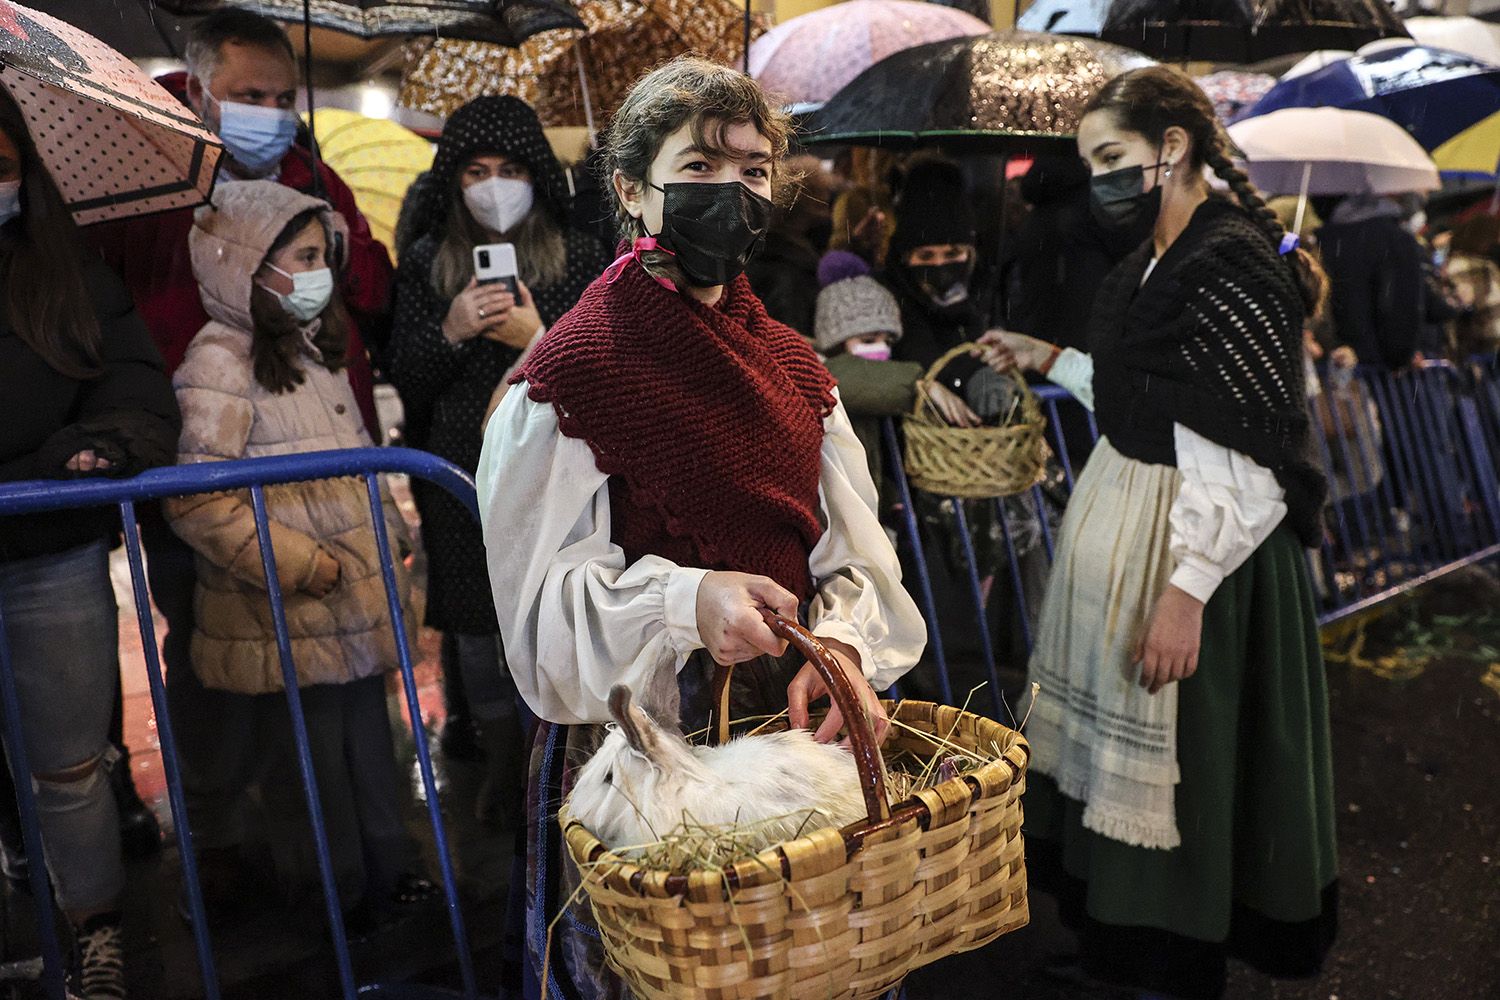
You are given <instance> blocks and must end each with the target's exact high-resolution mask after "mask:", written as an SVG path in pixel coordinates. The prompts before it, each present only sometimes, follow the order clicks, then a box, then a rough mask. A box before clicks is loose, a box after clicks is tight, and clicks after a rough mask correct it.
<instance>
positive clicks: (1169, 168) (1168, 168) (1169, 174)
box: [1164, 163, 1172, 180]
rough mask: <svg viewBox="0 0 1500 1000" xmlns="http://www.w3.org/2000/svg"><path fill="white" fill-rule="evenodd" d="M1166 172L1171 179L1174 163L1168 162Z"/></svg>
mask: <svg viewBox="0 0 1500 1000" xmlns="http://www.w3.org/2000/svg"><path fill="white" fill-rule="evenodd" d="M1164 173H1165V174H1166V175H1167V179H1168V180H1170V179H1171V177H1172V164H1170V163H1168V164H1167V169H1166V170H1165V171H1164Z"/></svg>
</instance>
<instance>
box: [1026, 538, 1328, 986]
mask: <svg viewBox="0 0 1500 1000" xmlns="http://www.w3.org/2000/svg"><path fill="white" fill-rule="evenodd" d="M1076 626H1077V627H1080V628H1087V627H1089V625H1088V624H1087V623H1084V622H1078V623H1076ZM1198 664H1199V665H1198V670H1197V672H1196V673H1195V674H1194V675H1193V676H1192V677H1190V678H1188V679H1187V680H1186V681H1183V682H1181V689H1180V692H1179V702H1178V719H1177V741H1178V742H1177V756H1178V765H1179V767H1180V769H1181V772H1182V780H1181V783H1180V784H1179V785H1178V786H1177V788H1176V802H1175V805H1176V813H1177V825H1178V828H1179V830H1180V831H1181V833H1182V845H1181V846H1180V847H1178V848H1174V849H1172V850H1166V851H1163V850H1149V849H1145V848H1138V847H1131V846H1128V845H1126V844H1123V843H1121V842H1119V841H1115V840H1110V839H1108V838H1106V837H1103V836H1101V835H1099V834H1096V833H1093V832H1091V831H1089V830H1085V829H1084V828H1083V825H1082V822H1081V817H1082V813H1083V804H1082V803H1080V802H1078V801H1075V800H1073V799H1069V798H1065V797H1064V796H1062V795H1061V794H1060V793H1059V792H1058V790H1057V786H1056V785H1055V784H1054V783H1053V782H1051V781H1050V780H1049V779H1047V778H1045V777H1043V776H1041V775H1033V776H1031V777H1029V778H1028V781H1027V784H1028V790H1027V793H1026V796H1025V800H1024V801H1025V807H1026V823H1025V833H1026V837H1027V840H1028V846H1029V847H1030V848H1031V851H1030V853H1031V854H1033V855H1036V859H1037V862H1038V864H1037V865H1036V866H1035V876H1036V877H1037V880H1038V882H1039V883H1040V887H1041V888H1048V886H1047V885H1046V884H1045V883H1046V881H1047V875H1048V874H1049V869H1050V873H1051V874H1055V875H1056V876H1057V879H1055V880H1054V881H1056V882H1058V883H1059V885H1058V886H1057V887H1058V888H1059V889H1060V893H1059V894H1060V896H1062V897H1063V899H1062V902H1063V906H1064V911H1065V914H1066V911H1067V910H1068V909H1069V904H1070V902H1071V904H1072V908H1073V909H1074V910H1075V911H1076V912H1078V914H1079V916H1080V918H1081V919H1082V920H1084V921H1087V922H1088V924H1090V925H1091V929H1092V932H1093V933H1092V934H1091V935H1085V945H1086V947H1085V952H1086V953H1085V959H1086V965H1087V964H1088V963H1087V958H1088V955H1087V950H1088V948H1087V943H1088V941H1089V940H1090V939H1091V938H1092V939H1093V940H1096V941H1099V942H1102V947H1103V948H1105V950H1114V949H1110V948H1109V947H1108V941H1107V939H1108V938H1109V937H1110V936H1111V935H1110V934H1109V929H1110V928H1120V929H1125V928H1132V929H1141V930H1148V931H1149V930H1155V931H1161V932H1165V933H1164V934H1162V935H1159V936H1158V937H1157V938H1156V939H1155V940H1157V941H1158V942H1170V941H1172V940H1174V939H1180V940H1181V941H1182V942H1183V943H1185V944H1187V945H1189V946H1191V945H1192V943H1193V942H1201V943H1204V944H1206V945H1209V946H1218V949H1217V950H1218V952H1219V953H1220V954H1221V955H1222V954H1223V953H1225V952H1228V953H1234V954H1237V955H1240V956H1242V957H1245V958H1247V959H1249V960H1251V961H1252V962H1253V963H1254V964H1257V965H1260V966H1262V967H1266V966H1271V967H1270V968H1268V969H1267V971H1271V972H1278V971H1286V972H1291V973H1303V974H1307V973H1311V972H1313V971H1315V970H1316V966H1317V964H1318V963H1320V962H1321V960H1322V957H1323V954H1324V953H1325V952H1326V950H1327V947H1328V944H1329V943H1331V940H1332V928H1333V926H1334V919H1335V918H1334V913H1333V912H1332V910H1333V908H1334V906H1335V900H1336V894H1335V892H1334V889H1333V887H1334V883H1335V879H1336V876H1337V871H1338V868H1337V859H1336V856H1335V843H1334V801H1333V766H1332V758H1331V751H1330V736H1329V727H1328V687H1327V682H1326V678H1325V676H1324V670H1323V657H1322V650H1321V647H1320V645H1319V641H1318V625H1317V617H1316V614H1315V612H1314V610H1313V593H1312V586H1311V582H1310V580H1309V577H1308V572H1307V563H1306V561H1305V557H1304V554H1303V552H1302V549H1301V548H1300V546H1299V544H1298V542H1297V538H1296V536H1295V535H1294V534H1293V533H1292V531H1291V530H1290V529H1289V528H1287V527H1286V526H1285V525H1283V526H1281V527H1279V528H1278V529H1277V530H1276V531H1275V532H1274V533H1273V534H1272V535H1271V537H1270V538H1269V539H1267V541H1266V542H1265V543H1263V544H1262V545H1261V546H1260V548H1259V549H1257V550H1256V551H1255V553H1254V554H1253V555H1252V556H1251V557H1250V558H1249V559H1248V560H1247V561H1246V562H1245V564H1244V565H1243V566H1241V567H1240V568H1239V569H1238V570H1236V571H1235V572H1234V573H1233V574H1232V575H1230V576H1229V577H1228V578H1227V579H1225V581H1224V582H1223V584H1221V585H1220V587H1219V589H1218V590H1217V591H1216V592H1215V593H1214V596H1213V597H1212V599H1211V600H1210V601H1209V603H1208V605H1207V606H1206V607H1205V608H1204V614H1203V638H1202V645H1201V649H1200V653H1199V657H1198ZM1028 861H1029V862H1030V861H1031V859H1030V858H1028ZM1049 862H1050V863H1049ZM1070 897H1071V898H1070ZM1147 937H1148V938H1149V935H1148V936H1147ZM1117 938H1119V939H1120V940H1125V939H1128V940H1130V941H1131V943H1130V944H1129V945H1128V946H1126V947H1125V948H1124V949H1123V953H1125V954H1128V953H1131V952H1136V951H1139V950H1140V946H1141V944H1142V943H1143V939H1142V936H1141V935H1140V934H1138V933H1137V934H1128V935H1124V936H1123V937H1120V936H1117ZM1297 938H1307V940H1306V941H1298V940H1293V939H1297ZM1148 947H1149V943H1148ZM1262 950H1266V951H1269V952H1270V954H1267V955H1264V956H1260V955H1258V954H1257V952H1259V951H1262ZM1214 951H1215V949H1214V948H1213V947H1210V948H1209V949H1208V952H1207V953H1208V954H1210V955H1212V954H1213V953H1214ZM1293 952H1295V953H1297V954H1301V955H1302V956H1303V958H1302V959H1300V960H1295V959H1293V957H1292V953H1293ZM1309 956H1310V957H1309ZM1288 963H1290V967H1288ZM1210 964H1212V962H1210ZM1219 964H1220V967H1219V978H1220V980H1222V958H1220V959H1219ZM1309 964H1311V965H1312V968H1305V966H1307V965H1309ZM1278 966H1279V968H1278ZM1090 971H1093V970H1090ZM1125 978H1127V979H1128V978H1130V977H1128V976H1127V977H1125ZM1145 985H1148V986H1155V985H1156V984H1145ZM1184 992H1185V993H1189V992H1202V991H1201V990H1192V991H1184ZM1209 992H1211V990H1210V991H1209Z"/></svg>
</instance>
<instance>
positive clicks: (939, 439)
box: [902, 344, 1047, 500]
mask: <svg viewBox="0 0 1500 1000" xmlns="http://www.w3.org/2000/svg"><path fill="white" fill-rule="evenodd" d="M973 351H974V345H973V344H961V345H960V346H958V347H955V348H953V350H951V351H949V352H948V353H947V354H944V355H943V356H942V357H940V358H938V359H937V361H935V362H933V365H932V367H931V368H929V369H928V370H927V375H926V377H925V378H923V379H921V380H920V381H918V382H917V400H916V403H915V404H914V405H913V406H912V411H911V414H910V415H909V416H907V417H905V418H904V419H903V420H902V426H903V427H904V428H905V432H906V476H907V478H908V479H909V480H910V481H911V484H912V485H913V486H915V487H917V488H918V489H921V490H926V491H927V492H929V493H936V494H939V495H940V496H947V497H963V498H965V499H977V500H986V499H989V498H990V497H1004V496H1011V495H1013V494H1016V493H1021V492H1024V491H1026V490H1029V489H1031V488H1032V487H1033V486H1035V485H1036V484H1037V483H1039V482H1041V481H1042V478H1043V476H1044V475H1045V474H1046V468H1047V440H1046V430H1047V422H1046V420H1045V418H1043V416H1042V408H1041V405H1040V404H1039V403H1038V402H1037V400H1036V394H1035V393H1033V392H1032V391H1031V387H1030V386H1029V385H1027V384H1026V380H1025V379H1024V378H1022V377H1021V376H1020V375H1019V374H1013V375H1012V377H1013V378H1014V379H1015V380H1016V383H1017V384H1018V385H1019V386H1020V390H1021V412H1020V419H1019V420H1017V421H1015V422H1013V423H1009V424H1007V425H1006V426H1003V427H954V426H953V425H951V424H949V423H948V421H946V420H944V419H943V415H942V414H941V413H939V412H938V409H937V407H936V406H935V405H934V404H933V402H932V397H931V390H932V386H933V385H935V384H936V383H937V377H938V375H939V374H940V373H941V372H942V370H943V369H944V368H946V367H947V366H948V363H949V362H951V361H952V360H953V359H955V358H957V357H958V356H959V355H961V354H971V353H973Z"/></svg>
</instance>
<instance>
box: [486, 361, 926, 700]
mask: <svg viewBox="0 0 1500 1000" xmlns="http://www.w3.org/2000/svg"><path fill="white" fill-rule="evenodd" d="M822 460H823V461H822V474H821V476H820V479H819V484H818V498H819V515H820V518H821V520H822V522H823V525H824V528H825V530H824V532H823V536H822V538H821V539H820V540H819V541H818V543H817V544H816V545H815V546H814V547H813V550H812V554H811V557H810V559H809V568H810V569H811V571H812V577H813V582H814V585H815V588H816V593H815V594H814V596H813V598H812V601H811V603H810V606H809V608H808V612H807V618H808V624H809V626H810V627H811V629H812V632H813V634H814V635H818V636H822V637H826V638H831V639H837V640H840V641H842V642H846V643H848V644H849V645H850V646H852V647H854V649H855V650H856V651H857V652H858V653H859V658H860V665H861V668H862V669H863V671H864V674H865V677H866V678H868V679H869V681H870V683H871V684H872V685H873V686H874V687H875V688H876V690H882V689H884V688H886V687H889V686H890V685H891V684H892V683H894V682H895V681H896V680H897V679H898V678H899V677H901V675H902V674H904V673H906V671H908V670H910V669H911V668H912V667H913V666H914V665H915V664H916V662H917V660H918V658H919V657H920V656H921V654H922V649H923V647H924V646H925V645H926V642H927V626H926V624H925V623H924V622H923V620H922V616H921V614H920V612H918V610H917V606H916V603H915V602H914V601H913V600H912V599H911V597H910V595H908V594H907V592H906V590H905V589H904V588H903V587H902V585H901V568H900V564H899V563H898V562H897V559H896V552H895V550H894V548H892V546H891V543H890V541H889V539H888V538H887V536H886V534H885V531H884V530H883V529H882V528H881V526H880V522H879V520H878V519H877V517H876V496H875V484H874V483H873V482H872V481H871V479H870V473H869V468H868V466H867V465H866V462H865V455H864V449H863V448H862V447H861V446H860V443H859V439H858V438H856V437H855V435H854V429H853V428H852V427H851V426H850V424H849V417H848V415H847V414H846V413H845V412H844V407H843V404H842V403H840V404H838V405H837V406H835V407H834V410H833V412H832V413H830V414H829V415H828V417H827V418H826V420H825V421H824V424H823V445H822ZM475 478H476V481H477V483H478V487H479V510H480V518H481V521H482V523H483V526H484V542H485V549H486V553H487V559H488V561H489V570H490V582H491V589H492V591H493V593H494V600H495V611H496V614H497V616H498V618H499V622H500V632H501V635H502V637H503V638H504V641H505V657H506V662H507V664H508V666H509V668H510V672H511V676H512V677H513V678H514V680H515V683H516V687H517V689H518V690H519V691H520V693H521V696H522V697H523V698H525V700H526V703H527V705H529V706H530V707H531V709H532V711H534V712H535V713H536V714H537V715H538V716H540V717H541V718H543V719H547V720H548V721H551V722H557V723H567V724H574V723H596V722H607V721H609V711H608V705H607V700H608V697H609V689H610V687H611V686H613V685H615V684H628V685H630V686H631V687H632V688H633V689H634V690H637V691H640V690H645V689H648V688H649V687H650V684H649V681H650V679H651V678H652V677H654V676H657V672H658V671H660V670H663V669H671V670H673V671H676V670H680V669H681V668H682V665H683V664H684V663H685V662H686V661H687V658H688V656H689V655H690V654H691V653H692V652H693V651H694V650H696V649H698V648H700V647H701V646H702V645H703V643H702V640H701V638H700V637H699V635H698V627H697V597H698V585H699V583H700V582H702V580H703V577H704V576H705V575H706V574H707V573H708V571H707V570H705V569H700V568H696V567H691V566H679V565H677V564H676V563H673V562H671V561H670V560H667V559H663V558H661V557H659V556H644V557H642V558H640V559H637V560H636V561H635V562H633V563H629V564H627V563H626V559H625V553H624V551H623V550H622V549H621V548H620V547H619V546H618V545H616V544H615V543H614V542H613V541H611V538H610V511H609V488H608V478H607V477H606V476H605V475H604V474H603V473H602V472H600V471H599V469H598V467H597V466H596V465H595V464H594V455H593V452H592V451H590V450H589V446H588V444H587V443H585V442H584V441H581V440H579V439H577V438H570V437H567V436H566V435H564V434H563V433H562V432H561V431H560V430H559V429H558V425H557V412H556V410H554V408H553V406H552V404H551V403H538V402H535V401H533V400H532V399H531V398H530V396H529V395H528V393H527V387H526V385H525V383H521V384H518V385H515V386H512V387H511V389H510V391H509V392H508V393H506V395H505V398H504V399H503V401H502V402H501V403H500V406H499V408H498V409H497V410H496V411H495V413H494V415H493V416H492V417H491V418H490V421H489V424H488V425H487V427H486V428H485V435H484V449H483V451H482V452H481V454H480V458H479V469H478V472H477V473H476V476H475Z"/></svg>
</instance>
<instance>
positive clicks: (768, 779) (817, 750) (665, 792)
mask: <svg viewBox="0 0 1500 1000" xmlns="http://www.w3.org/2000/svg"><path fill="white" fill-rule="evenodd" d="M609 711H610V715H612V716H613V717H614V719H615V722H616V723H617V725H616V726H615V727H614V729H613V731H612V732H611V733H610V734H609V735H608V736H606V737H605V739H604V742H603V744H602V745H601V746H600V747H599V752H598V753H596V754H594V756H593V757H592V758H591V759H590V760H589V761H588V763H586V764H585V765H584V766H583V767H582V768H581V769H580V770H579V772H578V778H577V781H576V782H575V783H574V786H573V792H572V795H571V797H570V798H569V799H568V806H567V808H568V812H569V814H570V815H571V816H572V817H573V818H574V819H577V820H579V821H580V822H582V823H583V825H584V826H585V827H586V828H587V829H588V830H589V831H590V832H591V833H593V834H594V836H596V837H598V838H599V839H600V840H601V841H602V842H603V843H604V844H605V845H607V846H609V847H611V848H624V849H627V850H626V851H625V853H629V850H628V849H631V848H638V847H642V846H645V845H647V844H652V843H655V842H656V841H658V840H661V839H662V838H663V837H665V836H667V835H668V834H669V833H671V832H672V831H673V830H675V829H676V828H677V827H678V826H680V825H681V824H682V823H683V822H684V821H685V820H688V821H691V822H692V823H694V824H700V825H704V826H735V825H740V826H745V825H748V824H761V823H762V822H763V821H772V822H765V823H764V825H763V826H757V832H759V833H763V834H764V843H762V844H759V845H756V846H755V849H756V850H759V849H761V848H763V847H768V846H770V845H772V844H776V843H780V842H781V841H783V840H789V839H791V838H792V837H795V836H798V835H799V834H807V833H811V832H812V831H813V830H817V829H821V828H822V827H827V826H839V827H841V826H844V825H846V824H848V823H852V822H854V821H855V820H858V819H863V818H864V816H865V804H864V793H863V792H862V791H861V786H860V781H859V773H858V771H857V770H856V769H855V766H854V755H853V754H851V753H850V752H849V751H848V750H846V749H844V748H843V747H838V746H832V745H828V744H823V743H818V742H817V741H815V740H814V739H813V737H812V733H809V732H807V731H806V730H801V729H794V730H790V731H788V732H780V733H763V734H759V735H755V736H742V737H739V738H737V739H733V740H730V741H729V742H728V743H725V744H724V745H722V746H716V747H704V746H693V745H690V744H689V743H688V742H687V741H686V740H684V739H683V738H682V737H681V736H679V735H678V734H677V733H675V732H671V731H668V730H666V729H663V728H662V727H661V726H659V725H657V723H656V722H655V720H653V719H652V718H651V716H650V715H648V714H647V713H646V712H645V711H644V710H642V709H641V708H640V707H639V706H638V705H635V704H632V702H631V694H630V689H629V688H628V687H625V686H624V685H621V684H617V685H615V686H614V687H613V688H612V689H611V690H610V692H609ZM811 814H816V815H811ZM773 820H774V821H773Z"/></svg>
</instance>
